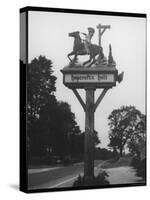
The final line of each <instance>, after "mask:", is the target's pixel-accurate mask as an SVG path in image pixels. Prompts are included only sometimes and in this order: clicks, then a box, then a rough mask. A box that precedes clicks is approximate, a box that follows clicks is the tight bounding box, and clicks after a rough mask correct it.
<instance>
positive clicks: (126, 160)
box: [101, 156, 132, 169]
mask: <svg viewBox="0 0 150 200" xmlns="http://www.w3.org/2000/svg"><path fill="white" fill-rule="evenodd" d="M131 161H132V158H131V157H126V156H125V157H121V158H119V159H118V160H117V161H114V160H113V159H112V160H108V161H106V162H105V163H104V164H102V166H101V167H102V168H105V169H107V168H114V167H122V166H130V164H131Z"/></svg>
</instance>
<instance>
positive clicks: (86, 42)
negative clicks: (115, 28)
mask: <svg viewBox="0 0 150 200" xmlns="http://www.w3.org/2000/svg"><path fill="white" fill-rule="evenodd" d="M94 33H95V30H94V28H91V27H89V28H88V34H86V33H82V34H83V35H84V36H85V40H84V46H85V49H86V52H87V54H89V53H90V49H89V47H90V45H91V39H92V37H93V35H94Z"/></svg>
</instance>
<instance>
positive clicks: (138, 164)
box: [131, 157, 146, 180]
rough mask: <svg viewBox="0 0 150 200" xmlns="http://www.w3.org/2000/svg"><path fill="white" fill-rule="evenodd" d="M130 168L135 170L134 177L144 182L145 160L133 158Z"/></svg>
mask: <svg viewBox="0 0 150 200" xmlns="http://www.w3.org/2000/svg"><path fill="white" fill-rule="evenodd" d="M131 166H133V167H134V168H135V169H136V175H137V176H140V177H142V178H143V180H146V158H144V159H142V160H140V159H139V158H137V157H134V158H133V159H132V162H131Z"/></svg>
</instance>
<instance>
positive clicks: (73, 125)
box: [21, 56, 99, 164]
mask: <svg viewBox="0 0 150 200" xmlns="http://www.w3.org/2000/svg"><path fill="white" fill-rule="evenodd" d="M21 64H22V66H23V63H21ZM56 80H57V78H56V77H55V76H54V75H53V64H52V62H51V60H48V59H47V58H46V57H44V56H39V57H38V58H34V59H33V60H32V61H31V63H29V65H28V68H27V83H26V84H27V109H26V111H27V113H26V115H27V150H28V158H29V162H32V160H34V158H35V157H38V158H39V159H40V160H41V162H40V163H41V164H42V160H43V159H45V158H46V156H49V155H51V156H53V157H54V156H59V157H60V158H64V157H65V156H71V157H74V158H77V157H78V158H81V159H82V158H83V151H84V133H81V130H80V127H79V126H78V125H77V122H76V119H75V114H74V113H73V112H72V111H71V107H70V105H69V104H68V103H66V102H62V101H58V100H57V98H56V97H55V91H56V86H55V85H56ZM94 138H95V145H96V144H98V143H99V139H98V137H97V132H96V131H95V134H94Z"/></svg>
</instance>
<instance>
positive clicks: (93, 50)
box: [67, 31, 104, 66]
mask: <svg viewBox="0 0 150 200" xmlns="http://www.w3.org/2000/svg"><path fill="white" fill-rule="evenodd" d="M79 33H80V32H79V31H76V32H72V33H69V37H74V45H73V51H72V52H71V53H69V54H68V55H67V57H68V58H69V60H70V61H71V63H72V64H73V63H75V61H76V59H77V56H78V55H89V60H87V61H85V62H84V63H83V65H85V64H87V63H88V62H91V61H92V62H91V63H90V66H91V65H92V64H93V63H95V61H96V59H95V57H96V56H97V55H98V54H99V55H100V58H101V59H103V58H104V54H103V49H102V47H100V46H98V45H96V44H90V45H89V53H87V51H86V49H85V45H84V43H83V42H82V40H81V37H80V34H79ZM73 55H74V58H73V59H71V58H70V56H73Z"/></svg>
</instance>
